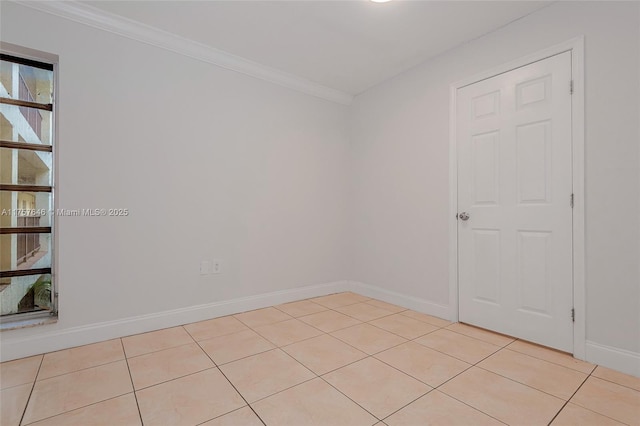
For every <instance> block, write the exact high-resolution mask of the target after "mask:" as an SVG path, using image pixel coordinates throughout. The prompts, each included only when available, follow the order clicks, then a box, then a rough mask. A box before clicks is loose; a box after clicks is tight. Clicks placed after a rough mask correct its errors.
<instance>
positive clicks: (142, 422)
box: [120, 339, 144, 425]
mask: <svg viewBox="0 0 640 426" xmlns="http://www.w3.org/2000/svg"><path fill="white" fill-rule="evenodd" d="M120 346H122V353H123V354H124V361H125V362H126V364H127V371H128V372H129V380H130V381H131V390H132V391H133V397H134V398H135V400H136V407H137V408H138V416H139V417H140V424H142V425H144V421H143V420H142V411H140V404H139V403H138V394H137V393H136V386H135V385H134V384H133V376H132V375H131V367H129V359H128V358H127V353H126V352H125V350H124V342H123V341H122V339H120Z"/></svg>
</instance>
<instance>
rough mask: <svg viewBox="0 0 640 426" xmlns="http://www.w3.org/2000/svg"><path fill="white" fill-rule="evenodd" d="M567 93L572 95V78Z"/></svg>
mask: <svg viewBox="0 0 640 426" xmlns="http://www.w3.org/2000/svg"><path fill="white" fill-rule="evenodd" d="M569 94H570V95H573V80H571V81H570V82H569Z"/></svg>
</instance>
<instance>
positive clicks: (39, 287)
mask: <svg viewBox="0 0 640 426" xmlns="http://www.w3.org/2000/svg"><path fill="white" fill-rule="evenodd" d="M31 290H33V298H34V302H35V304H36V305H38V306H40V307H41V308H49V307H51V278H49V277H46V278H45V277H40V278H38V280H37V281H36V282H35V283H33V285H32V286H31Z"/></svg>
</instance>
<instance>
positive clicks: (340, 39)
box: [83, 0, 550, 95]
mask: <svg viewBox="0 0 640 426" xmlns="http://www.w3.org/2000/svg"><path fill="white" fill-rule="evenodd" d="M83 3H85V4H87V5H90V6H93V7H95V8H99V9H101V10H103V11H106V12H110V13H113V14H116V15H120V16H122V17H125V18H128V19H132V20H135V21H138V22H142V23H144V24H147V25H150V26H153V27H156V28H159V29H162V30H164V31H168V32H171V33H173V34H176V35H179V36H181V37H184V38H188V39H191V40H193V41H196V42H199V43H203V44H205V45H207V46H210V47H213V48H215V49H218V50H222V51H225V52H227V53H231V54H233V55H236V56H240V57H243V58H245V59H248V60H251V61H254V62H258V63H260V64H262V65H266V66H268V67H271V68H275V69H278V70H280V71H284V72H286V73H290V74H294V75H296V76H298V77H301V78H304V79H307V80H310V81H312V82H315V83H319V84H321V85H324V86H327V87H330V88H333V89H337V90H340V91H342V92H345V93H348V94H351V95H357V94H359V93H361V92H363V91H365V90H367V89H368V88H370V87H372V86H375V85H376V84H379V83H381V82H382V81H384V80H386V79H388V78H391V77H393V76H394V75H397V74H398V73H401V72H402V71H404V70H407V69H409V68H411V67H413V66H415V65H417V64H419V63H421V62H424V61H426V60H428V59H430V58H433V57H434V56H436V55H438V54H440V53H442V52H444V51H447V50H449V49H451V48H453V47H456V46H458V45H460V44H463V43H465V42H468V41H470V40H472V39H474V38H477V37H480V36H481V35H483V34H486V33H488V32H491V31H493V30H495V29H497V28H500V27H502V26H504V25H506V24H508V23H509V22H512V21H514V20H516V19H519V18H521V17H523V16H525V15H527V14H529V13H531V12H534V11H536V10H538V9H540V8H542V7H545V6H546V5H548V4H549V3H550V2H549V1H392V2H389V3H373V2H370V1H368V0H352V1H238V0H236V1H153V0H144V1H86V2H83Z"/></svg>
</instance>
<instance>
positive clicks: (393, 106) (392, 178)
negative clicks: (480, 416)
mask: <svg viewBox="0 0 640 426" xmlns="http://www.w3.org/2000/svg"><path fill="white" fill-rule="evenodd" d="M639 8H640V4H638V3H612V2H587V3H575V2H559V3H556V4H553V5H551V6H549V7H547V8H544V9H542V10H540V11H538V12H536V13H534V14H532V15H529V16H528V17H525V18H523V19H521V20H519V21H516V22H514V23H512V24H510V25H508V26H506V27H504V28H502V29H500V30H498V31H496V32H494V33H491V34H489V35H487V36H484V37H482V38H480V39H477V40H475V41H473V42H470V43H468V44H466V45H464V46H461V47H458V48H456V49H454V50H452V51H449V52H447V53H445V54H443V55H441V56H439V57H437V58H435V59H434V60H431V61H429V62H427V63H425V64H423V65H421V66H418V67H416V68H413V69H411V70H410V71H408V72H405V73H403V74H401V75H399V76H397V77H395V78H393V79H391V80H389V81H387V82H385V83H383V84H381V85H379V86H377V87H375V88H373V89H371V90H369V91H367V92H365V93H363V94H361V95H360V96H358V97H357V98H356V101H355V104H354V105H353V108H352V117H351V122H352V126H351V135H352V136H351V137H352V149H353V152H352V154H351V155H352V174H353V179H354V186H353V188H352V192H353V209H352V223H353V232H354V241H355V243H354V252H353V253H354V255H353V256H354V269H353V272H352V278H353V279H354V280H356V281H360V282H364V283H366V284H370V285H374V286H380V287H384V288H387V289H389V290H390V291H395V292H398V293H401V294H404V295H408V296H412V297H415V298H419V299H424V300H426V301H429V302H434V303H436V304H444V305H447V304H448V303H449V300H448V298H449V273H448V265H449V263H448V251H447V249H448V245H449V231H448V223H449V186H448V180H449V168H448V164H449V146H448V141H449V132H448V125H449V114H448V111H449V110H448V108H449V85H450V84H451V83H453V82H455V81H457V80H460V79H463V78H466V77H470V76H473V75H474V74H477V73H479V72H482V71H485V70H488V69H491V68H494V67H495V66H497V65H501V64H503V63H507V62H509V61H511V60H514V59H517V58H519V57H522V56H525V55H527V54H530V53H534V52H536V51H538V50H542V49H544V48H547V47H549V46H553V45H555V44H558V43H562V42H565V41H567V40H569V39H571V38H574V37H576V36H580V35H584V36H585V55H586V71H585V73H586V76H585V79H586V101H585V102H586V165H585V169H586V256H587V266H586V268H587V283H586V286H587V289H586V290H587V312H586V315H587V324H586V327H587V340H588V341H589V342H590V343H593V344H594V345H592V346H593V347H592V349H593V348H596V349H595V351H596V352H597V351H600V352H602V351H606V350H608V348H607V347H612V348H614V349H615V350H616V351H618V354H623V355H620V356H622V357H624V356H627V355H628V356H629V357H627V358H626V359H627V360H628V361H629V362H635V363H636V364H635V371H636V374H640V363H639V362H638V360H640V358H638V353H640V275H639V271H638V259H639V256H640V247H639V244H640V229H639V222H638V220H637V218H638V213H639V205H638V201H639V195H640V185H639V182H640V181H639V178H640V176H639V173H638V172H639V170H640V167H639V163H638V158H639V154H640V153H639V149H638V148H639V145H640V143H639V141H640V137H639V135H640V133H639V127H638V114H639V97H638V93H639V89H640V87H639V84H640V66H639V62H640V61H639V59H640V58H639V51H640V43H639V40H640V38H639V28H640V19H639V18H640V13H639ZM625 351H630V352H625ZM592 352H593V351H592ZM588 354H589V348H588ZM592 358H595V356H594V357H592ZM598 360H599V361H600V362H606V361H602V359H601V358H599V359H598ZM627 370H629V369H627Z"/></svg>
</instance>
